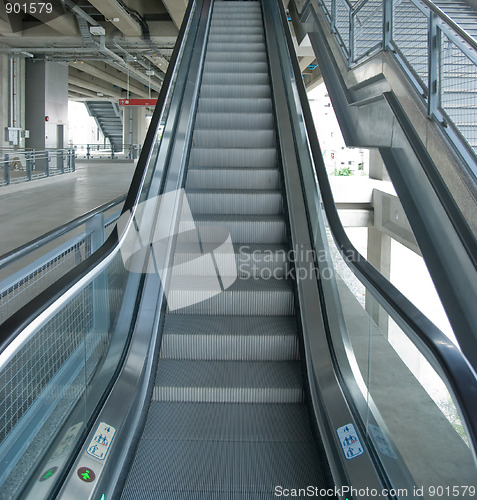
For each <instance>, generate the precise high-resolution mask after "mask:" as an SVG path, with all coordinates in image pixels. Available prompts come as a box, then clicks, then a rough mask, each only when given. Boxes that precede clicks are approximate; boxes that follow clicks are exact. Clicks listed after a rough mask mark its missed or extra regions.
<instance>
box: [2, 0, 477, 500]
mask: <svg viewBox="0 0 477 500" xmlns="http://www.w3.org/2000/svg"><path fill="white" fill-rule="evenodd" d="M178 40H179V43H178V44H177V46H176V48H175V50H174V54H173V57H172V59H171V62H170V64H169V68H170V69H169V71H168V73H167V75H166V79H165V80H164V84H163V88H162V90H161V94H160V96H159V99H158V106H157V108H156V110H155V113H154V116H153V119H152V122H151V126H150V128H149V131H148V135H147V137H146V143H145V145H144V147H143V149H142V153H141V157H140V159H139V162H138V167H137V169H136V172H135V175H134V178H133V181H132V185H131V188H130V191H129V194H128V197H127V199H126V202H125V208H124V210H123V215H122V216H121V218H120V220H119V221H118V225H117V229H116V231H115V232H113V234H112V235H111V236H110V238H109V239H108V241H107V242H106V243H105V245H103V247H101V248H100V249H99V250H98V251H97V252H95V253H94V254H93V255H92V256H91V257H90V258H88V259H87V260H86V261H85V262H84V263H82V264H81V265H80V266H78V268H77V269H75V270H73V271H71V272H70V273H68V274H67V275H66V276H64V277H63V278H62V279H60V280H59V281H58V282H57V283H55V284H54V285H53V286H52V287H51V288H50V289H48V290H47V291H46V292H43V293H42V294H40V295H39V297H38V298H37V299H35V300H34V301H33V302H32V303H31V304H29V305H28V306H26V307H24V308H23V309H21V310H20V311H19V312H18V313H16V314H15V315H13V316H12V317H11V318H10V319H9V320H8V321H7V322H6V323H4V324H3V325H2V337H1V344H0V377H3V378H2V382H3V384H2V391H3V397H4V401H5V405H4V406H5V408H6V410H5V411H4V413H3V415H4V416H3V418H4V421H5V422H6V423H5V424H4V425H3V426H1V428H0V430H1V431H2V432H3V434H2V435H1V442H0V465H2V471H0V484H1V486H2V491H3V493H1V494H0V498H3V497H5V498H22V499H23V498H25V499H37V498H61V499H75V500H76V499H79V498H81V499H82V498H92V499H101V500H103V499H104V500H106V499H109V498H122V499H131V500H133V499H162V498H164V499H166V498H167V499H169V498H171V499H172V498H177V499H186V498H187V499H189V498H190V499H205V498H217V499H222V498H227V499H239V498H240V499H259V498H260V499H262V498H275V497H277V496H315V497H319V498H347V499H351V498H362V497H366V496H368V497H370V496H372V497H373V498H419V497H421V498H422V497H423V496H424V497H425V498H430V496H433V495H432V492H431V491H430V490H428V491H426V492H425V493H426V494H423V495H420V494H419V493H420V490H419V488H425V487H426V488H428V487H431V486H432V485H433V484H434V485H436V484H437V483H435V481H437V480H439V481H440V482H439V484H440V485H441V486H442V488H445V487H452V484H453V483H452V482H453V481H456V483H455V484H461V485H464V484H468V485H469V486H470V487H473V488H474V489H473V490H472V489H470V490H469V489H467V490H466V491H465V492H463V491H461V490H459V492H460V493H462V496H464V497H465V496H466V495H467V496H469V495H470V496H473V495H472V494H471V492H472V491H474V494H475V485H474V484H472V483H473V482H474V483H475V477H476V476H475V449H476V443H477V435H476V429H477V408H476V405H477V397H476V394H477V383H476V377H475V372H474V371H473V369H472V368H471V366H470V364H469V363H468V361H467V360H466V358H465V357H464V356H463V354H462V353H461V352H460V350H459V349H457V348H456V347H455V346H454V345H453V344H451V343H450V342H449V341H448V339H447V338H445V336H444V335H443V334H442V332H440V331H439V330H438V329H437V328H436V327H435V326H434V325H433V324H432V323H431V322H430V321H429V320H428V319H427V318H425V317H424V316H423V315H422V314H421V313H420V311H418V310H417V309H416V308H414V307H413V306H412V304H410V303H409V302H408V301H407V300H406V299H405V298H404V297H403V296H402V295H401V294H400V293H399V292H398V291H397V290H396V289H394V287H392V285H391V284H390V283H388V282H387V281H386V280H385V279H384V278H383V277H382V276H381V275H380V274H379V273H377V271H376V270H374V268H372V267H371V266H370V265H369V263H367V261H366V260H365V259H363V258H362V257H361V256H360V255H359V254H358V253H357V252H356V250H355V249H354V247H352V245H351V243H350V242H349V240H348V239H347V237H346V235H345V234H344V230H343V227H342V226H341V223H340V222H339V217H338V215H337V211H336V206H335V205H334V202H333V199H332V196H331V191H330V187H329V183H328V181H327V177H326V170H325V169H324V166H323V163H322V157H321V152H320V149H319V145H318V144H317V139H316V133H315V132H314V129H313V126H312V120H311V118H310V112H309V108H308V107H307V104H305V101H306V96H305V92H304V88H303V86H302V82H301V75H300V72H299V68H298V64H297V61H296V60H295V59H294V58H293V57H291V55H290V54H291V51H292V42H291V38H290V34H289V32H288V30H287V26H286V15H285V12H284V11H283V8H282V6H281V3H279V2H275V1H273V0H263V1H258V0H257V1H238V0H235V1H221V0H215V1H214V0H196V1H193V2H190V3H189V7H188V11H187V13H186V16H185V21H184V23H183V26H182V27H181V32H180V34H179V38H178ZM160 125H161V127H160ZM162 125H163V126H164V127H163V130H162ZM333 238H335V239H333ZM345 257H346V259H347V260H346V262H345ZM347 266H350V267H351V268H352V270H353V273H355V275H356V276H358V277H359V280H360V285H359V286H360V287H364V288H363V290H364V292H363V293H361V292H360V293H361V294H362V295H363V294H364V293H366V294H367V295H370V296H372V297H373V300H374V301H375V307H380V308H382V309H383V310H385V313H386V314H389V317H390V318H393V320H395V321H396V324H397V325H398V326H399V327H400V328H401V329H402V331H403V332H404V333H405V335H406V336H407V337H408V338H410V339H411V341H412V342H413V343H414V344H415V346H417V349H418V350H419V352H420V353H421V354H422V355H423V356H425V358H426V360H428V361H429V362H430V363H431V364H432V368H433V369H434V370H435V372H436V376H437V377H438V379H439V382H440V383H442V385H443V386H445V387H447V389H448V391H449V394H450V396H449V397H450V398H451V399H450V401H451V402H452V404H453V405H455V408H457V411H458V412H459V414H460V416H461V418H462V421H463V428H464V431H463V433H464V434H465V436H466V437H465V439H466V440H467V441H465V439H463V438H461V437H460V436H459V435H458V434H457V433H456V432H455V431H454V429H452V427H451V425H450V424H449V422H448V421H447V420H446V419H445V418H444V417H443V416H442V412H441V411H440V410H439V409H438V408H437V406H436V405H435V404H434V403H433V402H432V400H431V398H430V397H429V395H428V394H427V393H426V392H425V391H424V390H423V389H422V387H421V386H420V384H419V383H418V382H417V381H416V380H415V378H414V377H413V376H412V374H411V373H410V371H409V370H408V369H407V367H406V366H404V364H403V363H402V361H401V360H400V359H399V357H398V356H397V355H396V354H395V352H394V351H393V350H392V348H391V347H390V345H389V343H388V339H387V338H386V337H385V336H384V335H383V334H382V332H380V331H379V328H378V326H377V325H376V324H375V322H374V321H373V319H372V312H371V313H370V312H369V311H368V310H367V309H366V310H365V309H363V308H360V307H357V304H358V302H357V300H356V298H355V297H354V296H353V293H354V292H350V291H349V289H348V288H347V283H345V281H346V279H349V278H346V273H345V271H344V268H345V267H347ZM345 278H346V279H345ZM354 279H355V280H356V282H357V281H358V278H354ZM359 290H361V288H360V289H359ZM368 305H369V304H368ZM380 314H383V312H382V311H381V310H380ZM400 385H403V386H405V387H406V389H405V391H404V392H406V391H407V394H404V397H402V398H401V396H400V394H399V386H400ZM390 387H392V389H393V390H392V391H390ZM407 398H409V400H410V401H418V403H419V404H414V403H412V405H411V406H406V405H407V401H406V399H407ZM400 407H402V410H401V409H400ZM403 411H404V412H405V415H406V416H408V417H409V418H413V419H414V420H415V421H416V422H417V423H416V424H415V425H413V426H411V427H415V429H414V431H415V433H414V434H413V431H412V430H410V432H409V436H403V432H402V425H403V424H404V425H407V427H409V425H408V424H406V422H405V421H404V419H403V418H402V414H403ZM406 412H407V413H406ZM421 424H422V426H421ZM400 426H401V427H400ZM429 426H432V428H433V429H434V432H435V433H436V434H437V435H439V436H440V439H441V443H442V448H445V449H443V450H441V451H440V453H439V456H438V457H436V456H435V447H434V445H433V443H432V442H429V440H428V439H427V435H425V436H423V435H422V432H421V429H422V428H425V427H427V428H428V427H429ZM407 427H406V429H407ZM406 432H407V430H406ZM449 457H452V460H453V463H456V464H457V463H458V464H459V466H458V470H454V469H452V468H451V467H450V466H449V463H450V462H449V460H451V459H450V458H449ZM446 469H449V470H448V471H446ZM436 478H437V479H436ZM433 481H434V482H433ZM434 491H435V490H434ZM449 491H450V490H449ZM2 495H3V497H2Z"/></svg>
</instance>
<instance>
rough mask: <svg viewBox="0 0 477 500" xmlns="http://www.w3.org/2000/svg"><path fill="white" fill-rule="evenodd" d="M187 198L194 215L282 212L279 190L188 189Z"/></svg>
mask: <svg viewBox="0 0 477 500" xmlns="http://www.w3.org/2000/svg"><path fill="white" fill-rule="evenodd" d="M187 199H188V201H189V205H190V208H191V210H192V213H193V214H194V215H195V214H223V215H227V214H229V215H233V214H240V215H247V214H249V215H278V214H280V213H281V212H282V193H281V191H271V190H267V191H258V190H237V189H226V190H225V189H222V190H215V189H201V190H190V189H189V190H188V191H187Z"/></svg>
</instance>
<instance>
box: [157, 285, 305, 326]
mask: <svg viewBox="0 0 477 500" xmlns="http://www.w3.org/2000/svg"><path fill="white" fill-rule="evenodd" d="M222 278H224V277H223V276H222ZM217 291H219V293H217ZM167 300H168V303H172V304H174V305H175V307H177V305H179V306H180V305H182V304H184V307H177V308H176V309H174V310H173V311H169V312H171V314H205V315H211V316H257V315H263V316H287V315H291V314H294V311H295V305H294V295H293V284H292V283H291V282H289V281H287V280H285V279H282V280H281V279H260V278H249V279H243V278H240V277H239V278H237V279H236V280H235V282H234V283H233V284H232V285H231V286H230V287H229V288H227V289H226V290H224V291H222V292H220V285H219V283H218V281H217V277H216V276H215V277H211V278H209V277H203V276H198V277H195V276H173V277H172V279H171V282H170V285H169V290H168V293H167ZM187 304H191V305H187Z"/></svg>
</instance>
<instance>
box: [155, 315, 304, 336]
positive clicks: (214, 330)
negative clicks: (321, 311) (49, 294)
mask: <svg viewBox="0 0 477 500" xmlns="http://www.w3.org/2000/svg"><path fill="white" fill-rule="evenodd" d="M190 332H192V333H194V334H196V335H227V336H233V335H251V336H256V335H259V334H260V335H269V336H273V335H279V336H282V337H285V336H295V335H296V333H297V324H296V318H295V317H294V316H267V317H266V318H264V317H263V316H235V317H232V316H231V317H227V316H221V317H211V316H203V315H194V314H166V315H165V319H164V333H165V334H166V333H170V334H184V335H188V334H189V333H190Z"/></svg>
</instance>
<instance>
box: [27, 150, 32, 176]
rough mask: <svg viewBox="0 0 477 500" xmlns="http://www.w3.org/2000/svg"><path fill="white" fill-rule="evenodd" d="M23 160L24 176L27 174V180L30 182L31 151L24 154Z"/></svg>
mask: <svg viewBox="0 0 477 500" xmlns="http://www.w3.org/2000/svg"><path fill="white" fill-rule="evenodd" d="M25 158H26V174H27V179H28V180H29V181H31V171H32V153H31V151H28V152H27V153H25Z"/></svg>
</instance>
